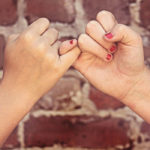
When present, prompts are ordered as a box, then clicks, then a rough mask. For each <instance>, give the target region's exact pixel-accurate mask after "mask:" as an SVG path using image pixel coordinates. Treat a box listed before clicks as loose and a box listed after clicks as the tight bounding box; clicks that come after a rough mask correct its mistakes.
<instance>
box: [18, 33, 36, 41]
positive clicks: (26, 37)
mask: <svg viewBox="0 0 150 150" xmlns="http://www.w3.org/2000/svg"><path fill="white" fill-rule="evenodd" d="M20 39H21V40H23V41H24V42H31V41H32V40H33V35H32V33H30V32H25V33H23V34H22V35H21V36H20Z"/></svg>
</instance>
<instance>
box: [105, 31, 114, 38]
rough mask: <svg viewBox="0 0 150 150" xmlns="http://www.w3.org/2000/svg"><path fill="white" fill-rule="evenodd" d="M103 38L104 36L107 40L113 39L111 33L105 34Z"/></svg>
mask: <svg viewBox="0 0 150 150" xmlns="http://www.w3.org/2000/svg"><path fill="white" fill-rule="evenodd" d="M105 36H106V37H107V38H108V39H111V38H113V35H112V33H111V32H109V33H106V34H105Z"/></svg>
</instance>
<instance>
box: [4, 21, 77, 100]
mask: <svg viewBox="0 0 150 150" xmlns="http://www.w3.org/2000/svg"><path fill="white" fill-rule="evenodd" d="M49 26H50V23H49V21H48V20H47V19H45V18H41V19H39V20H37V21H36V22H34V23H33V24H31V25H30V26H29V27H28V28H27V29H26V30H25V31H24V32H23V33H21V34H20V35H19V36H18V35H12V36H10V37H9V39H8V42H7V46H6V49H5V58H4V76H3V80H2V84H3V85H5V86H7V85H8V86H11V87H12V89H15V91H17V92H18V93H23V94H24V95H28V96H29V97H30V98H31V97H32V98H34V99H35V100H38V98H40V97H41V96H42V95H43V94H45V93H46V92H47V91H48V90H50V89H51V88H52V87H53V86H54V85H55V83H56V82H57V81H58V79H59V78H60V77H61V76H62V75H63V74H64V73H65V72H66V71H67V69H68V68H69V67H70V66H71V65H72V63H73V62H74V61H75V60H76V58H77V57H78V55H79V53H80V51H79V50H78V49H74V50H72V51H70V52H68V53H66V54H65V55H63V56H59V55H58V49H59V43H58V42H56V41H57V38H58V31H56V30H55V29H53V28H49Z"/></svg>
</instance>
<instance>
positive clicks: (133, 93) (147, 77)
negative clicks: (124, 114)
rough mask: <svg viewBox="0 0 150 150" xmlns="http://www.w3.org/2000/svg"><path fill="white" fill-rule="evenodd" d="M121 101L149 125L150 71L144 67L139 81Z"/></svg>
mask: <svg viewBox="0 0 150 150" xmlns="http://www.w3.org/2000/svg"><path fill="white" fill-rule="evenodd" d="M121 101H122V102H123V103H124V104H126V105H127V106H129V107H130V108H131V109H132V110H133V111H135V112H136V113H137V114H139V115H140V116H141V117H142V118H143V119H144V120H146V121H147V122H148V123H150V70H149V69H148V68H146V67H145V72H144V73H143V74H142V75H141V78H140V80H139V81H138V82H137V83H136V84H135V86H134V87H133V88H132V89H131V90H130V91H129V92H128V94H127V96H126V97H125V98H124V99H122V100H121Z"/></svg>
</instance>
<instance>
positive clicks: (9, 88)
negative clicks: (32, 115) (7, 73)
mask: <svg viewBox="0 0 150 150" xmlns="http://www.w3.org/2000/svg"><path fill="white" fill-rule="evenodd" d="M0 96H1V97H3V98H4V99H5V101H8V102H10V103H13V104H15V105H16V106H17V105H20V107H27V106H31V107H32V106H33V105H34V103H36V98H35V97H34V96H33V95H31V93H29V92H28V91H27V90H26V89H25V88H23V87H21V86H17V85H16V84H13V83H12V82H11V81H9V80H5V79H2V80H1V83H0Z"/></svg>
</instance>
